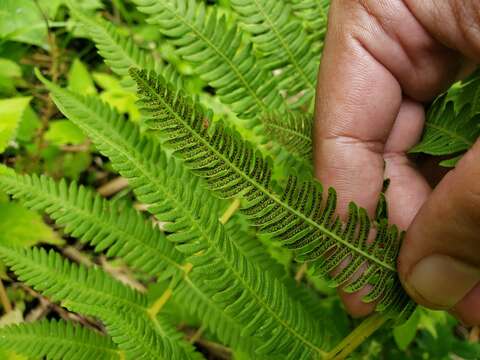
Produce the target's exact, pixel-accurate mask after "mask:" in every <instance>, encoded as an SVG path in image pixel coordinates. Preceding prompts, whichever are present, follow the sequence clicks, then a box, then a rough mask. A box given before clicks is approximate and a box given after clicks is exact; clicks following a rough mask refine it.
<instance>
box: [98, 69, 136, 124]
mask: <svg viewBox="0 0 480 360" xmlns="http://www.w3.org/2000/svg"><path fill="white" fill-rule="evenodd" d="M92 76H93V79H94V80H95V82H96V83H97V84H98V86H100V87H101V88H102V89H104V91H102V93H101V94H100V98H101V99H102V100H103V101H105V102H106V103H107V104H109V105H110V106H112V107H113V108H115V109H116V110H117V111H118V112H120V113H121V114H128V115H129V117H130V120H132V121H138V120H140V118H141V115H140V111H139V110H138V107H137V104H136V103H137V96H136V94H135V93H133V92H131V91H128V90H126V89H125V88H124V87H123V86H122V84H121V83H120V80H118V79H117V78H115V77H113V76H111V75H108V74H104V73H93V75H92Z"/></svg>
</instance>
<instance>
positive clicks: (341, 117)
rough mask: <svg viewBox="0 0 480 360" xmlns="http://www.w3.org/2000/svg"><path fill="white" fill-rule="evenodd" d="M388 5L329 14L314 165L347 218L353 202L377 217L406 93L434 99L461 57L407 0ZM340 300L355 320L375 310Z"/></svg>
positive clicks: (358, 5) (354, 5) (354, 4)
mask: <svg viewBox="0 0 480 360" xmlns="http://www.w3.org/2000/svg"><path fill="white" fill-rule="evenodd" d="M367 3H368V4H367ZM388 4H390V5H388V6H387V5H385V4H384V2H377V1H337V2H333V3H332V7H331V10H330V19H329V24H330V25H329V31H328V35H327V41H326V47H325V51H324V54H323V57H322V66H321V69H320V73H319V81H318V92H317V94H318V96H317V104H316V121H315V127H314V134H313V136H314V165H315V169H316V175H317V177H318V178H319V179H320V180H321V181H322V182H323V183H324V184H325V185H327V186H333V187H334V188H335V189H336V190H337V192H338V196H339V201H338V210H339V213H340V215H343V216H345V213H346V209H347V205H348V203H349V202H350V201H352V200H353V201H355V202H357V203H358V204H359V205H361V206H363V207H365V208H366V209H367V211H368V212H369V213H370V214H371V215H373V213H374V211H375V207H376V204H377V201H378V197H379V194H380V191H381V189H382V185H383V178H384V158H383V153H384V150H385V143H386V141H387V139H388V137H389V134H390V132H391V130H392V126H393V124H394V122H395V119H397V115H398V112H399V109H400V105H401V103H402V98H403V93H402V92H404V93H407V95H410V94H411V96H412V97H414V98H415V97H418V98H419V99H421V100H423V99H425V98H428V97H431V96H433V95H434V94H435V93H436V92H438V91H440V90H441V89H443V88H444V87H445V86H446V84H448V83H449V82H450V81H452V80H453V79H452V78H450V77H449V75H448V76H446V75H445V74H451V73H452V69H453V70H456V69H457V67H458V64H457V62H458V56H456V57H455V58H454V57H453V56H452V54H453V52H452V51H451V50H448V49H446V48H444V47H443V46H440V45H438V44H437V42H436V41H435V40H433V39H432V38H431V37H430V36H429V35H428V34H427V33H426V32H425V30H424V29H423V27H422V26H421V25H420V24H419V23H418V22H417V21H416V19H415V18H414V17H413V16H412V14H411V13H410V11H409V9H408V8H407V7H406V6H404V5H403V2H402V1H391V2H389V3H388ZM366 5H369V6H366ZM385 7H387V8H385ZM427 65H428V66H427ZM453 73H455V71H453ZM402 88H403V91H402ZM413 137H414V136H413ZM413 137H412V136H410V135H409V134H407V135H406V138H407V139H409V138H410V139H411V138H413ZM395 169H406V166H404V165H403V166H393V170H392V171H393V172H392V175H394V176H396V177H397V178H401V177H402V176H406V174H405V173H404V175H402V174H401V173H395ZM364 291H367V290H365V289H364ZM341 295H342V299H343V301H344V303H345V305H346V307H347V310H348V311H349V312H350V313H351V314H353V315H357V316H358V315H365V314H366V313H368V312H370V311H371V310H372V309H373V306H374V305H373V304H363V303H362V302H361V300H360V299H361V296H360V295H359V294H358V293H357V294H352V295H345V294H342V293H341Z"/></svg>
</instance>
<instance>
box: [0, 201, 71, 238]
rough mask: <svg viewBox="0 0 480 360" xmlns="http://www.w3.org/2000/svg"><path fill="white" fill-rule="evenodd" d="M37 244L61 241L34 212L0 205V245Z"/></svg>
mask: <svg viewBox="0 0 480 360" xmlns="http://www.w3.org/2000/svg"><path fill="white" fill-rule="evenodd" d="M38 243H47V244H57V245H58V244H62V243H63V241H62V239H60V238H59V237H58V235H57V234H56V233H55V232H54V231H53V230H52V229H51V228H50V227H48V226H47V225H46V224H45V223H44V222H43V220H42V217H41V216H40V215H39V214H37V213H36V212H33V211H31V210H27V209H26V208H24V207H23V206H21V205H19V204H17V203H12V202H10V203H0V244H3V245H9V246H21V247H29V246H32V245H35V244H38Z"/></svg>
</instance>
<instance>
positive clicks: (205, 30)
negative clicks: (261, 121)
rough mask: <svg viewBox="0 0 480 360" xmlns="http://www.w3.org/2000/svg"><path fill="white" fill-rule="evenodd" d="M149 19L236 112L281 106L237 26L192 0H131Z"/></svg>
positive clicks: (271, 79)
mask: <svg viewBox="0 0 480 360" xmlns="http://www.w3.org/2000/svg"><path fill="white" fill-rule="evenodd" d="M135 3H136V4H137V5H138V8H139V10H140V11H142V12H144V13H146V14H148V15H150V19H149V22H151V23H153V24H156V25H158V27H159V30H160V31H161V32H162V34H164V35H165V36H167V37H168V38H170V39H171V41H172V43H173V44H174V45H176V46H177V47H178V54H179V55H180V56H182V57H183V58H184V59H185V60H187V61H191V62H193V63H195V71H196V73H197V74H198V75H199V76H200V77H201V78H202V79H203V80H204V81H206V82H207V83H208V84H209V85H210V86H212V87H213V88H215V89H216V90H217V94H218V95H219V97H220V99H221V101H222V102H223V103H225V104H228V105H230V106H231V107H232V109H233V111H235V112H236V113H237V114H238V115H239V117H242V118H254V117H255V116H256V114H257V113H258V112H264V111H266V110H267V109H268V108H277V109H278V108H280V107H282V106H283V103H284V102H283V98H282V96H281V95H280V93H279V91H278V89H279V88H278V84H277V81H276V79H275V78H274V77H272V76H270V74H269V73H268V72H267V71H266V70H264V69H261V68H259V67H258V65H257V59H256V58H255V56H254V55H253V53H252V44H251V43H245V42H244V41H243V39H242V35H241V33H240V32H239V31H238V28H237V26H235V25H232V26H230V25H228V23H227V20H226V18H225V17H224V16H221V17H220V16H219V15H218V13H217V11H216V9H214V8H213V9H212V8H207V7H206V6H205V4H204V3H203V2H198V3H197V2H196V1H195V0H135Z"/></svg>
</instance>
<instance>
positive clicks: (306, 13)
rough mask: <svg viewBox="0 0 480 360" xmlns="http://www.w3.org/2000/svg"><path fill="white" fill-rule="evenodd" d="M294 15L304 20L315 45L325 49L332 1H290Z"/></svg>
mask: <svg viewBox="0 0 480 360" xmlns="http://www.w3.org/2000/svg"><path fill="white" fill-rule="evenodd" d="M289 2H290V3H291V6H292V12H293V14H294V15H295V16H296V17H298V18H299V19H301V20H302V22H303V24H304V26H305V28H306V30H307V32H308V34H309V36H310V37H311V39H312V41H313V43H314V44H315V45H316V46H317V47H318V48H319V50H320V51H321V49H323V42H324V40H325V35H326V33H327V20H328V8H329V7H330V0H289Z"/></svg>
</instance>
